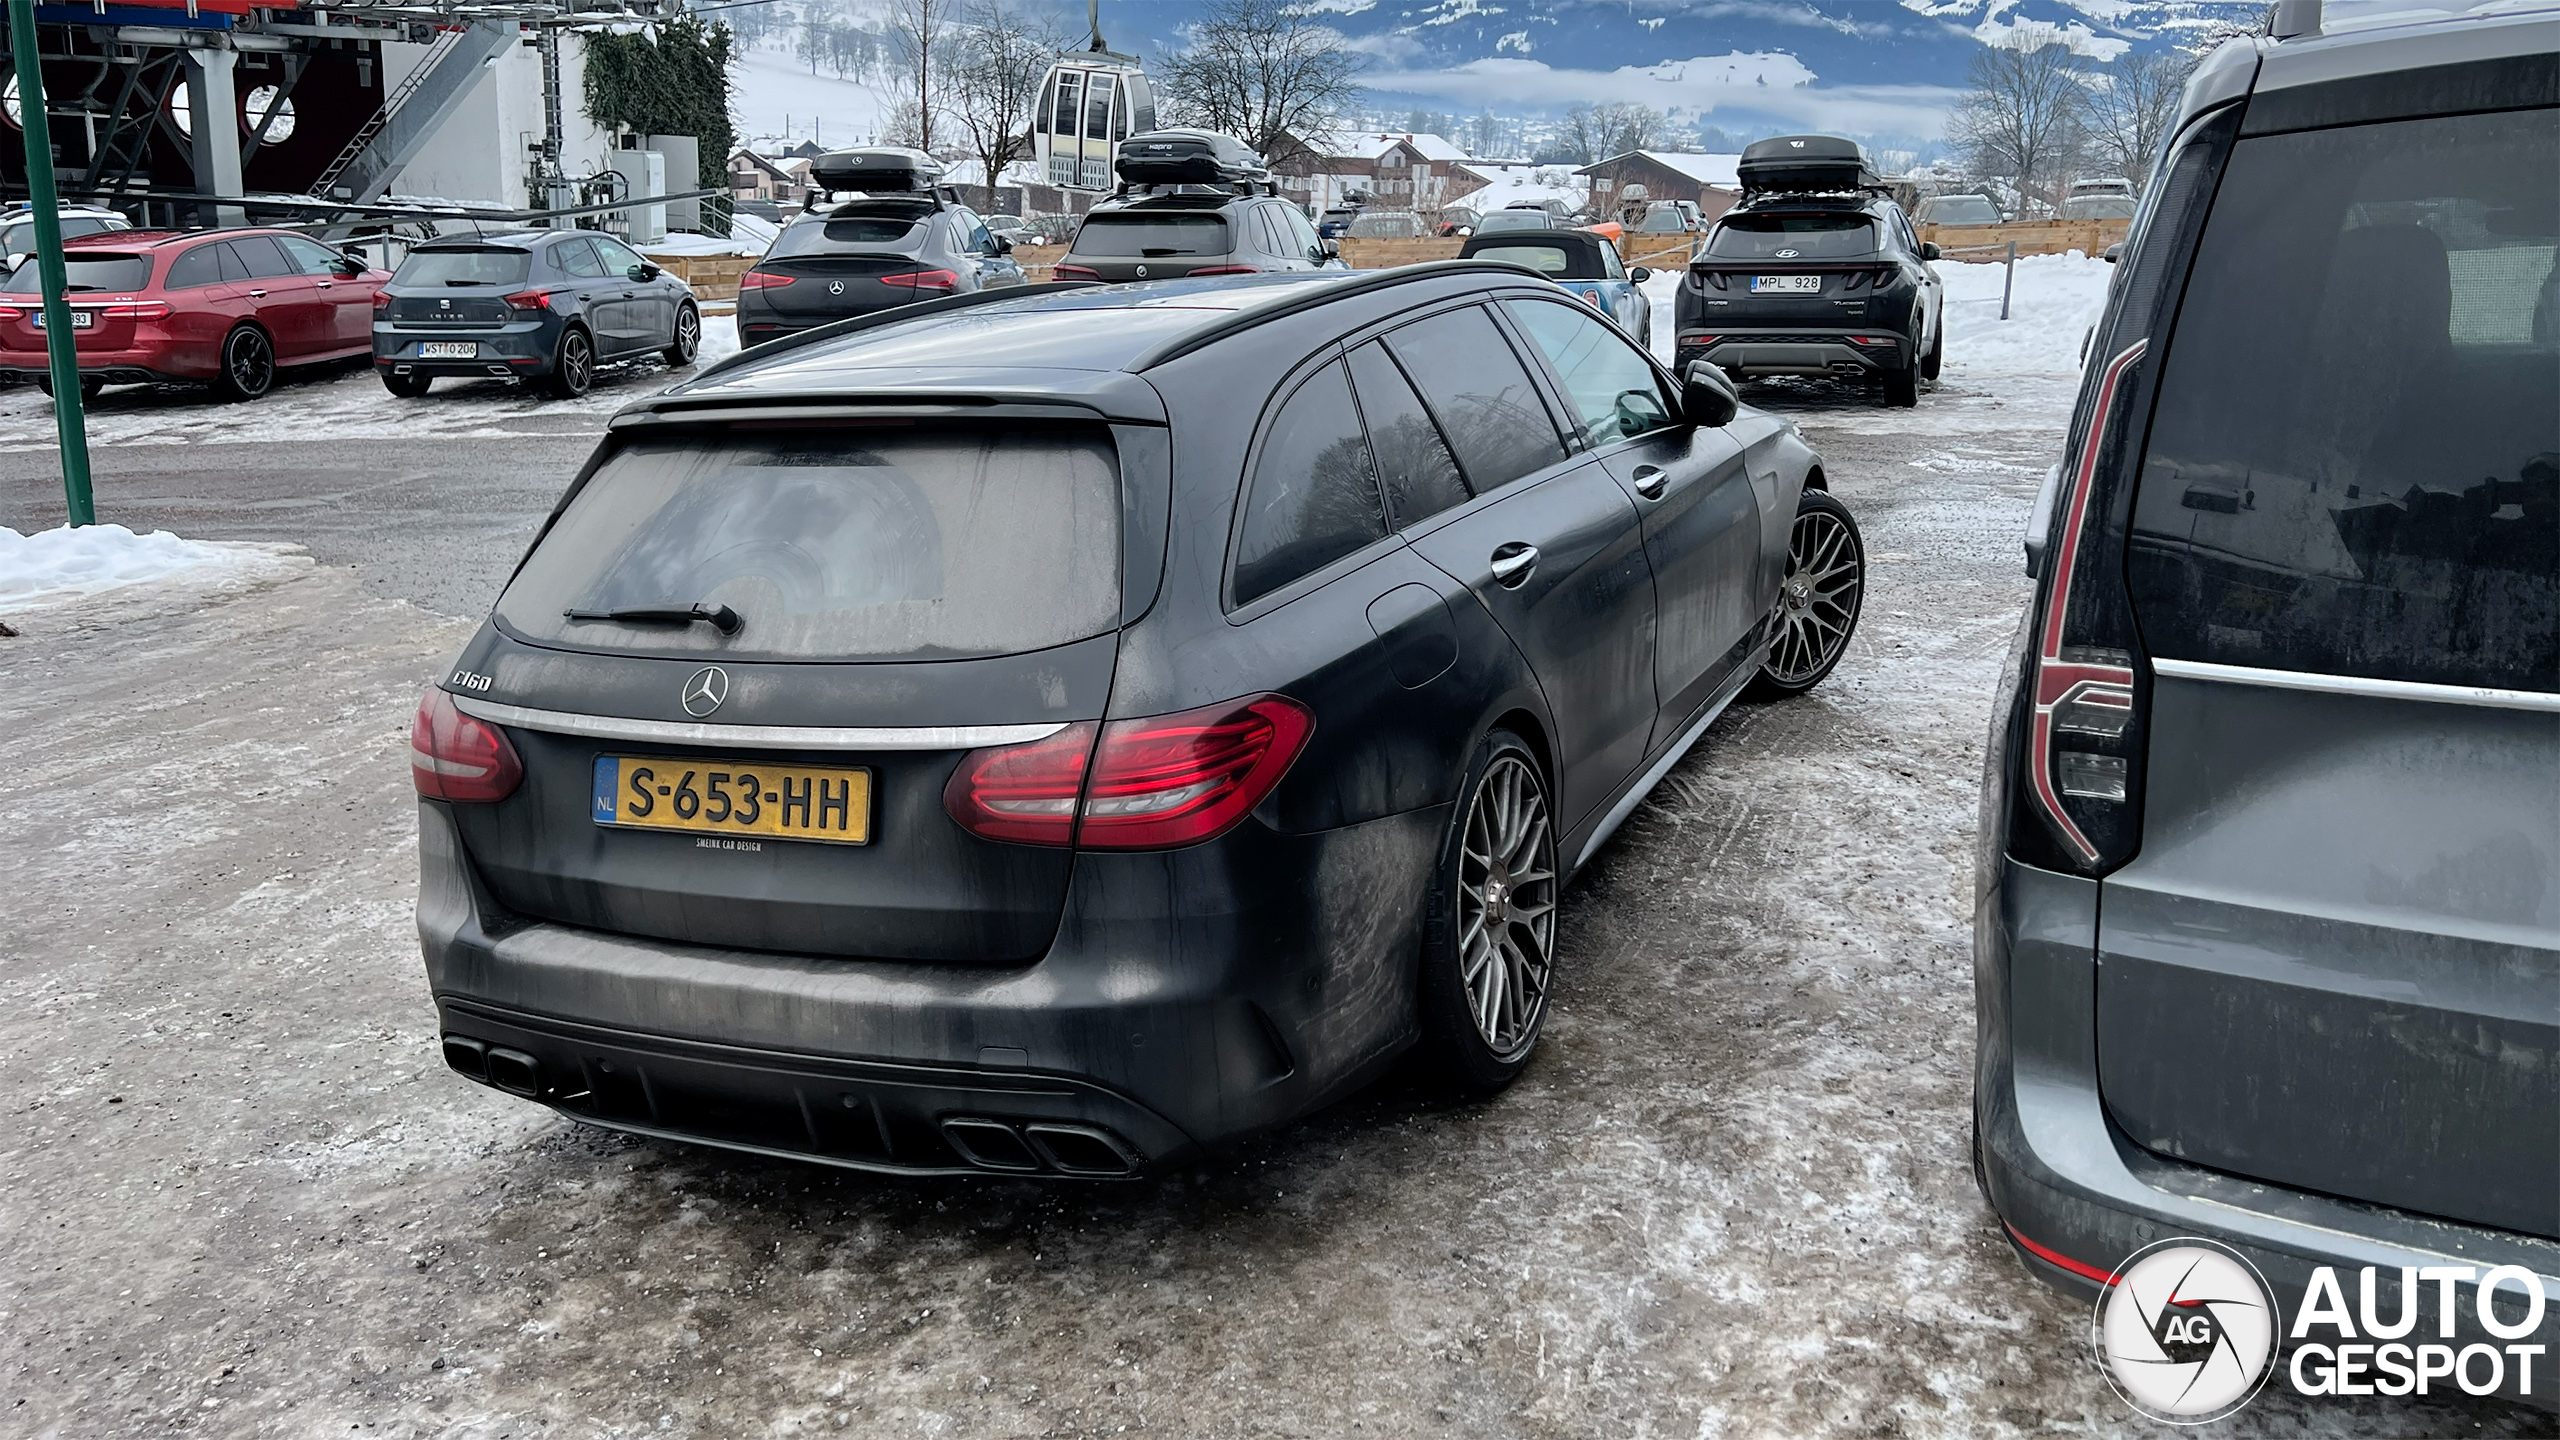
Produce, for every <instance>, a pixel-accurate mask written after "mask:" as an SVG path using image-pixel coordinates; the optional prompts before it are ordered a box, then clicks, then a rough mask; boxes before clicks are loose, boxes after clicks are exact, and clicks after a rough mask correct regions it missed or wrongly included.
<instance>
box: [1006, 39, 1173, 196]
mask: <svg viewBox="0 0 2560 1440" xmlns="http://www.w3.org/2000/svg"><path fill="white" fill-rule="evenodd" d="M1154 128H1156V97H1155V91H1154V90H1153V89H1152V88H1150V87H1149V86H1148V84H1147V75H1146V72H1145V71H1144V70H1142V69H1140V68H1139V66H1138V61H1137V59H1136V57H1134V56H1129V55H1118V54H1114V53H1112V52H1111V51H1109V50H1105V49H1103V48H1102V41H1101V37H1100V36H1099V35H1097V36H1095V37H1094V47H1093V48H1092V49H1091V50H1085V51H1079V52H1076V53H1074V54H1070V55H1063V56H1060V57H1059V59H1058V63H1056V64H1055V65H1052V66H1050V67H1049V75H1048V78H1047V79H1046V80H1043V81H1042V82H1041V85H1040V105H1039V108H1038V109H1037V110H1035V111H1034V112H1033V115H1032V122H1031V148H1032V154H1033V156H1034V157H1035V158H1037V159H1038V160H1039V162H1040V167H1041V173H1042V174H1043V175H1044V176H1045V177H1046V178H1047V180H1048V182H1049V183H1050V184H1052V185H1055V186H1057V187H1058V188H1059V189H1062V190H1109V189H1110V188H1111V185H1112V173H1111V162H1112V158H1113V151H1114V150H1115V149H1116V148H1117V147H1118V145H1119V143H1120V142H1121V141H1123V140H1126V139H1128V138H1129V136H1130V135H1131V134H1132V133H1133V132H1142V131H1147V130H1153V129H1154Z"/></svg>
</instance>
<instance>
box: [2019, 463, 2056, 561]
mask: <svg viewBox="0 0 2560 1440" xmlns="http://www.w3.org/2000/svg"><path fill="white" fill-rule="evenodd" d="M2061 490H2062V467H2061V466H2060V465H2056V466H2054V467H2053V468H2051V469H2049V470H2047V471H2045V472H2044V488H2042V489H2040V490H2038V491H2037V492H2036V505H2035V508H2034V509H2033V510H2030V511H2028V512H2027V577H2028V578H2029V579H2031V580H2034V579H2042V578H2044V552H2045V548H2046V545H2047V543H2048V539H2049V537H2050V536H2051V534H2052V532H2053V501H2054V497H2055V496H2056V495H2058V494H2060V493H2061Z"/></svg>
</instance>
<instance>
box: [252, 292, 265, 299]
mask: <svg viewBox="0 0 2560 1440" xmlns="http://www.w3.org/2000/svg"><path fill="white" fill-rule="evenodd" d="M249 298H250V299H252V300H264V299H266V298H267V292H266V291H264V290H252V291H250V292H249Z"/></svg>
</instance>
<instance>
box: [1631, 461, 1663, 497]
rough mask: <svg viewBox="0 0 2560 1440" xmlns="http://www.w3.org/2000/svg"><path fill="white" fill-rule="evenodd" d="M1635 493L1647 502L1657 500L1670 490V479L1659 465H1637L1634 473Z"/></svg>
mask: <svg viewBox="0 0 2560 1440" xmlns="http://www.w3.org/2000/svg"><path fill="white" fill-rule="evenodd" d="M1635 482H1636V493H1637V494H1639V495H1641V496H1643V497H1644V498H1646V499H1647V500H1659V499H1661V498H1662V492H1663V491H1665V490H1667V489H1669V488H1671V477H1670V475H1668V474H1667V473H1665V472H1664V471H1663V468H1662V467H1661V466H1659V465H1639V466H1637V467H1636V473H1635Z"/></svg>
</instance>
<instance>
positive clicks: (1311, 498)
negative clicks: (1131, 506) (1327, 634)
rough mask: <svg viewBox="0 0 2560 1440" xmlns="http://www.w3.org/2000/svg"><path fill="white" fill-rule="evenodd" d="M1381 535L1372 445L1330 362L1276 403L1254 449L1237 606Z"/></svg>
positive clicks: (1238, 559) (1384, 528) (1241, 539)
mask: <svg viewBox="0 0 2560 1440" xmlns="http://www.w3.org/2000/svg"><path fill="white" fill-rule="evenodd" d="M1386 533H1387V526H1386V520H1385V518H1384V517H1383V516H1382V515H1381V514H1380V513H1379V508H1378V477H1377V472H1376V470H1375V469H1374V468H1373V467H1372V465H1371V463H1370V458H1369V442H1368V440H1367V439H1366V438H1365V437H1364V436H1363V435H1362V434H1361V430H1360V412H1359V411H1358V410H1356V409H1354V408H1352V404H1351V386H1350V385H1349V384H1348V383H1346V382H1345V381H1344V379H1343V375H1342V362H1341V361H1338V360H1337V361H1335V362H1334V363H1332V364H1330V365H1327V366H1325V367H1324V368H1323V369H1321V370H1319V371H1317V372H1316V373H1315V374H1314V375H1313V376H1311V377H1309V378H1308V379H1307V381H1306V382H1305V383H1304V384H1302V385H1300V386H1299V387H1298V388H1297V389H1296V390H1295V391H1293V392H1291V394H1290V396H1289V398H1288V399H1287V400H1285V401H1283V402H1282V403H1281V406H1280V413H1279V414H1278V415H1276V416H1274V417H1273V418H1272V421H1271V429H1270V431H1269V433H1267V434H1265V435H1264V436H1263V437H1262V448H1261V449H1260V450H1259V451H1257V452H1256V453H1255V455H1254V461H1253V478H1252V480H1251V482H1250V483H1249V484H1248V485H1247V487H1246V489H1245V499H1244V527H1243V534H1242V535H1241V536H1240V537H1239V538H1238V541H1237V546H1236V603H1237V604H1239V605H1247V604H1251V603H1252V602H1253V601H1255V600H1258V599H1260V598H1262V597H1263V596H1265V595H1268V594H1270V593H1271V592H1272V591H1274V590H1277V589H1279V588H1280V587H1281V586H1283V585H1286V584H1288V583H1289V582H1290V581H1292V580H1295V579H1297V578H1298V577H1299V576H1301V575H1307V574H1311V573H1313V572H1315V571H1317V570H1321V569H1323V568H1324V567H1325V566H1327V565H1330V564H1332V563H1333V562H1334V561H1336V560H1339V559H1341V558H1342V557H1343V556H1345V555H1348V554H1350V553H1351V552H1352V551H1354V550H1357V549H1359V548H1360V547H1361V546H1363V545H1366V544H1368V543H1369V542H1370V541H1372V540H1376V539H1379V538H1380V537H1382V536H1384V535H1385V534H1386Z"/></svg>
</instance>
